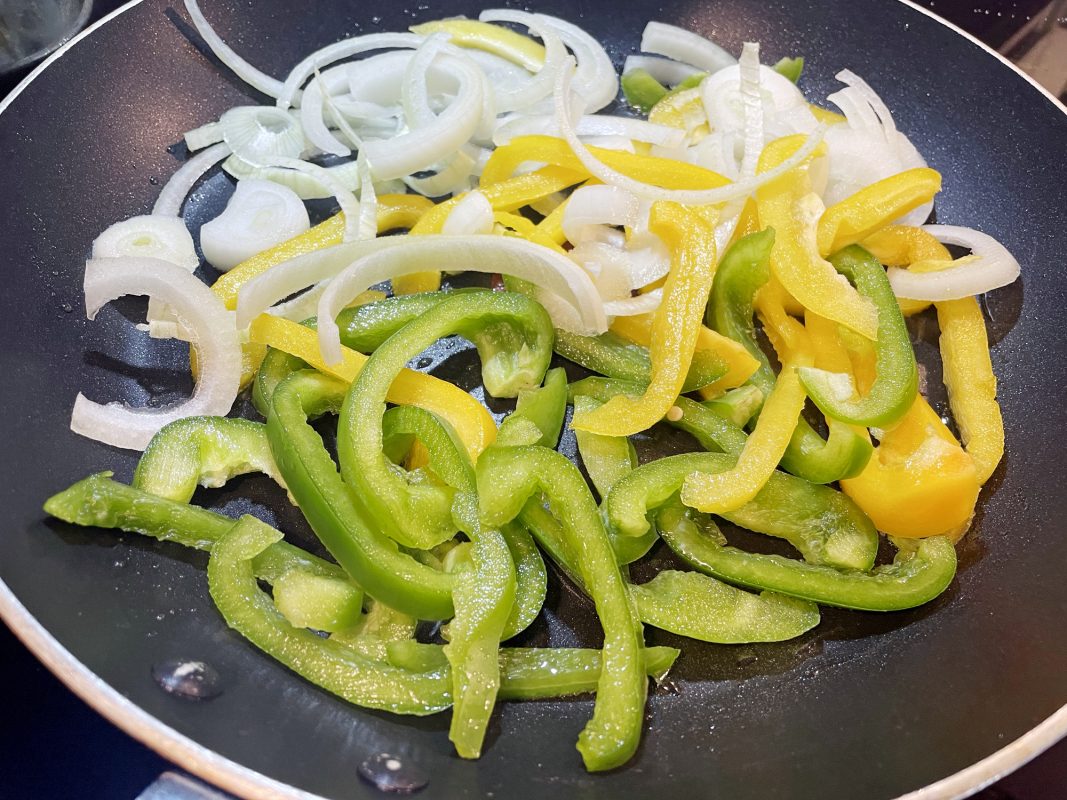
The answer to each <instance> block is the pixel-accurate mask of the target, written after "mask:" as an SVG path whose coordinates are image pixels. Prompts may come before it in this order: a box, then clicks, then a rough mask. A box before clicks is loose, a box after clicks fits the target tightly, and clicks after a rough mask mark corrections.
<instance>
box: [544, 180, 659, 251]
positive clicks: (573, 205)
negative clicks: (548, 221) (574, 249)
mask: <svg viewBox="0 0 1067 800" xmlns="http://www.w3.org/2000/svg"><path fill="white" fill-rule="evenodd" d="M639 210H640V203H639V202H638V200H637V197H635V196H634V194H633V193H632V192H628V191H626V190H625V189H619V188H618V187H616V186H604V185H598V186H582V187H580V188H578V189H575V190H574V191H573V192H572V193H571V198H570V200H569V201H568V202H567V207H566V208H565V209H564V210H563V219H562V220H561V223H562V226H563V234H564V235H565V236H566V237H567V239H568V240H569V241H571V242H574V243H575V244H577V243H578V242H581V241H582V240H583V239H584V238H586V237H585V233H586V228H588V227H590V226H601V225H625V226H626V227H628V228H632V227H634V226H635V225H636V224H637V215H638V212H639Z"/></svg>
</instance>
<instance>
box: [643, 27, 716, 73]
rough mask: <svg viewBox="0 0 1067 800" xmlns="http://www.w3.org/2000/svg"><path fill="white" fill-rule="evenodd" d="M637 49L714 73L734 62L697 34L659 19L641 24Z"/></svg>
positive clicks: (712, 43)
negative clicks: (643, 28)
mask: <svg viewBox="0 0 1067 800" xmlns="http://www.w3.org/2000/svg"><path fill="white" fill-rule="evenodd" d="M641 50H643V51H644V52H646V53H655V54H656V55H658V56H666V57H667V58H672V59H674V60H675V61H681V62H682V63H683V64H692V65H693V66H694V67H696V68H697V69H699V70H702V71H704V72H717V71H718V70H720V69H722V68H723V67H728V66H730V65H731V64H736V63H737V59H736V58H734V57H733V56H732V55H730V54H729V53H728V52H726V51H725V50H723V49H722V48H721V47H719V46H718V45H717V44H715V43H714V42H712V41H711V40H709V39H706V38H704V37H703V36H701V35H700V34H699V33H693V32H692V31H687V30H685V29H684V28H678V27H676V26H674V25H666V24H664V23H662V22H650V23H648V24H647V25H645V32H644V33H643V34H642V35H641Z"/></svg>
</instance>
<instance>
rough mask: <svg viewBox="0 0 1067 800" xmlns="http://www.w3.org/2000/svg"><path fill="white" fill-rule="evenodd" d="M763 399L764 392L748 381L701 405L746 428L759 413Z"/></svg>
mask: <svg viewBox="0 0 1067 800" xmlns="http://www.w3.org/2000/svg"><path fill="white" fill-rule="evenodd" d="M763 400H764V398H763V392H761V391H760V390H759V389H758V388H757V387H755V386H753V385H752V384H750V383H748V384H745V385H744V386H738V387H737V388H736V389H730V390H729V391H728V392H726V393H725V394H724V395H723V396H722V397H716V398H715V399H714V400H705V401H704V402H702V403H701V405H702V406H704V408H706V409H708V410H709V411H714V412H715V413H716V414H718V415H719V416H720V417H722V418H723V419H725V420H726V421H727V422H732V423H733V424H734V425H736V426H737V427H739V428H744V427H746V426H747V425H748V423H749V422H751V421H752V419H753V418H754V417H755V416H756V415H757V414H758V413H759V410H760V408H761V407H762V406H763Z"/></svg>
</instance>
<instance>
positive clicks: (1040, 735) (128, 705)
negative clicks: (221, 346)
mask: <svg viewBox="0 0 1067 800" xmlns="http://www.w3.org/2000/svg"><path fill="white" fill-rule="evenodd" d="M141 2H143V0H129V2H127V3H125V4H124V5H122V6H119V7H118V8H117V9H115V10H114V11H112V12H111V13H110V14H107V15H105V16H104V17H101V18H100V19H99V20H97V21H96V22H95V23H93V24H92V25H90V26H88V27H87V28H85V29H83V30H82V31H80V32H79V33H78V34H76V35H75V36H73V37H72V38H70V39H69V40H68V41H66V42H65V43H64V44H63V45H62V46H60V47H59V48H57V49H56V50H55V51H53V52H52V53H51V54H50V55H49V56H48V57H47V58H46V59H45V60H44V61H42V62H41V63H40V64H39V65H38V66H37V67H36V68H35V69H34V70H33V71H32V72H31V73H30V74H29V75H27V76H26V77H25V78H24V79H23V80H22V81H21V82H20V83H19V84H18V85H17V86H16V87H15V88H14V89H13V90H12V91H11V93H10V94H9V95H8V96H7V97H6V98H4V99H3V100H2V101H0V114H3V113H4V112H5V111H7V110H8V108H10V107H11V105H12V103H13V102H14V101H15V100H16V99H17V98H18V96H19V95H20V94H21V93H22V92H23V91H24V90H25V89H26V87H28V86H29V85H30V84H31V83H32V82H33V81H34V80H35V79H37V78H38V77H39V76H40V75H41V74H42V73H43V72H44V71H45V70H46V69H47V68H48V67H49V66H51V65H52V64H53V63H55V62H56V61H57V60H59V59H60V58H62V57H63V55H64V54H66V53H67V52H68V51H69V50H70V49H71V48H72V47H74V46H75V45H76V44H77V43H78V42H80V41H82V40H83V39H86V38H88V37H89V36H90V35H92V34H93V33H94V32H95V31H96V30H98V29H99V28H101V27H103V26H104V25H106V24H107V23H108V22H110V21H111V20H113V19H115V18H116V17H118V16H120V15H121V14H123V13H125V12H126V11H129V10H130V9H131V8H133V7H135V6H137V5H140V4H141ZM897 2H899V3H901V4H903V5H905V6H908V7H909V8H911V9H913V10H914V11H917V12H919V13H921V14H923V15H925V16H927V17H929V18H931V19H933V20H934V21H936V22H937V23H939V24H941V25H943V26H944V27H946V28H948V29H949V30H951V31H953V32H954V33H956V34H957V35H959V36H962V37H963V38H964V39H966V40H967V41H969V42H970V43H971V44H974V45H976V46H978V47H979V48H980V49H982V50H984V51H985V52H986V53H988V54H990V55H992V56H993V57H994V58H996V59H997V60H998V61H1000V62H1001V63H1002V64H1003V65H1004V66H1006V67H1008V68H1009V69H1010V70H1012V71H1013V72H1015V73H1016V75H1018V76H1019V77H1021V78H1023V80H1025V81H1026V82H1027V83H1029V84H1030V85H1031V86H1032V87H1034V88H1035V89H1036V90H1037V91H1038V92H1039V93H1040V94H1041V95H1043V96H1044V97H1045V99H1046V100H1048V101H1049V102H1050V103H1051V104H1052V105H1053V107H1054V108H1056V109H1058V110H1059V111H1060V112H1062V113H1063V114H1064V115H1067V106H1065V105H1064V104H1063V103H1062V102H1060V101H1059V100H1058V99H1057V98H1056V97H1055V96H1054V95H1053V94H1052V93H1051V92H1049V91H1048V90H1047V89H1046V88H1045V87H1043V86H1042V85H1041V84H1039V83H1038V82H1037V81H1036V80H1034V78H1032V77H1031V76H1030V75H1028V74H1027V73H1025V72H1024V71H1023V70H1021V69H1020V68H1019V67H1018V66H1017V65H1015V64H1014V63H1012V62H1011V61H1009V60H1008V59H1007V58H1006V57H1005V56H1003V55H1002V54H1001V53H999V52H997V51H996V50H994V49H993V48H991V47H990V46H989V45H987V44H985V43H984V42H982V41H981V40H980V39H978V38H976V37H975V36H973V35H972V34H970V33H968V32H967V31H965V30H963V29H962V28H960V27H959V26H957V25H955V24H953V23H952V22H949V21H948V20H945V19H943V18H941V17H939V16H938V15H937V14H935V13H934V12H932V11H930V10H929V9H927V8H924V7H922V6H920V5H918V3H916V2H914V1H913V0H897ZM0 620H3V621H4V623H6V624H7V626H8V627H9V628H10V629H11V631H12V632H13V633H14V634H15V635H16V637H17V638H18V639H19V640H20V641H21V642H22V643H23V645H25V646H26V648H27V649H28V650H30V652H31V653H33V655H34V656H35V657H36V658H37V659H38V660H40V661H41V663H42V664H44V666H45V667H47V668H48V670H49V671H50V672H52V674H54V675H55V676H56V677H57V678H58V679H59V680H60V681H61V682H62V683H63V684H64V685H65V686H66V687H67V688H68V689H70V690H71V691H72V692H73V693H74V694H75V695H77V696H78V697H79V698H80V699H81V700H83V701H84V702H85V703H86V704H87V705H89V706H90V707H91V708H92V709H93V710H94V711H96V712H97V713H99V714H100V715H101V716H103V717H104V718H105V719H107V720H108V721H109V722H111V723H112V724H113V725H115V726H116V727H118V728H119V729H121V730H122V731H123V732H125V733H126V734H128V735H130V736H131V737H133V738H134V739H136V740H137V741H139V742H141V743H142V744H144V745H145V746H147V747H149V748H150V749H152V750H153V751H155V752H156V753H158V754H159V755H160V756H162V757H163V758H166V759H168V760H170V761H172V762H173V763H175V764H176V765H178V766H179V767H181V768H182V769H184V770H187V771H188V772H190V773H191V774H193V775H196V776H197V777H200V778H203V779H205V780H207V781H209V782H211V783H212V784H214V785H215V786H217V787H219V788H220V789H223V790H224V791H227V792H230V793H232V794H235V795H238V796H240V797H242V798H246V800H327V798H324V797H322V796H321V795H317V794H312V793H309V792H306V791H304V790H302V789H298V788H296V787H294V786H291V785H289V784H286V783H283V782H281V781H277V780H275V779H273V778H269V777H267V776H266V775H263V774H262V773H260V772H256V771H255V770H253V769H250V768H248V767H245V766H243V765H241V764H238V763H237V762H236V761H233V760H231V759H229V758H226V757H225V756H222V755H220V754H219V753H216V752H215V751H213V750H210V749H209V748H206V747H204V746H203V745H200V744H198V743H197V742H196V741H194V740H193V739H191V738H189V737H188V736H185V735H184V734H182V733H180V732H178V731H177V730H175V729H174V728H171V727H170V726H168V725H166V724H165V723H163V722H162V721H161V720H159V719H157V718H156V717H154V716H152V715H151V714H149V713H148V712H146V711H145V710H144V709H142V708H141V707H140V706H138V705H136V704H135V703H133V702H132V701H131V700H129V699H127V698H126V697H124V696H123V695H122V694H121V693H120V692H118V690H116V689H115V688H114V687H112V686H111V685H109V684H108V683H106V682H105V681H104V680H103V679H102V678H100V677H98V676H97V675H96V674H95V673H94V672H93V671H92V670H90V669H89V668H88V667H87V666H86V665H85V664H83V663H82V662H81V661H79V660H78V659H77V658H76V657H75V656H74V655H73V653H71V652H70V651H69V650H67V648H66V647H64V646H63V645H62V644H61V643H60V642H59V641H58V640H57V639H56V638H55V637H54V636H52V634H51V633H49V632H48V631H47V630H46V629H45V628H44V626H43V625H41V623H40V622H38V621H37V619H36V618H35V617H34V616H33V615H32V614H31V613H30V611H29V609H27V608H26V607H25V606H24V605H23V604H22V603H21V601H20V600H19V599H18V598H17V596H16V595H15V593H14V592H13V591H12V590H11V589H10V587H8V586H7V584H6V583H5V582H4V581H3V580H2V579H0ZM1065 736H1067V704H1064V705H1063V706H1062V707H1060V708H1059V709H1058V710H1056V711H1054V712H1053V713H1052V714H1051V715H1049V716H1048V717H1047V718H1045V719H1044V720H1042V721H1041V722H1039V723H1038V724H1037V725H1035V726H1034V727H1033V728H1031V729H1030V730H1029V731H1027V732H1026V733H1024V734H1023V735H1022V736H1020V737H1019V738H1017V739H1015V740H1014V741H1012V742H1010V743H1009V744H1007V745H1005V746H1004V747H1002V748H1000V749H999V750H996V751H994V752H993V753H991V754H990V755H988V756H986V757H985V758H983V759H981V760H980V761H977V762H975V763H974V764H971V765H970V766H967V767H964V768H963V769H962V770H959V771H958V772H955V773H953V774H951V775H948V776H946V777H944V778H942V779H940V780H938V781H935V782H934V783H931V784H929V785H927V786H924V787H922V788H920V789H916V790H914V791H911V792H908V793H906V794H904V795H901V796H899V797H898V798H896V800H959V798H965V797H969V796H970V795H972V794H974V793H976V792H978V791H980V790H981V789H983V788H985V787H986V786H989V785H990V784H992V783H994V782H996V781H997V780H999V779H1000V778H1002V777H1004V776H1005V775H1008V774H1010V773H1011V772H1013V771H1014V770H1016V769H1018V768H1019V767H1021V766H1023V765H1024V764H1026V763H1028V762H1029V761H1031V760H1032V759H1034V758H1036V757H1037V756H1038V755H1040V754H1041V753H1043V752H1044V751H1045V750H1047V749H1048V748H1050V747H1052V746H1053V745H1054V744H1056V743H1057V742H1058V741H1059V740H1060V739H1063V738H1064V737H1065Z"/></svg>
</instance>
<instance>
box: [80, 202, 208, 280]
mask: <svg viewBox="0 0 1067 800" xmlns="http://www.w3.org/2000/svg"><path fill="white" fill-rule="evenodd" d="M124 256H136V257H140V258H157V259H160V260H161V261H168V262H170V263H171V264H176V265H177V266H179V267H181V268H182V269H184V270H187V271H188V272H196V268H197V267H199V266H200V259H199V258H198V257H197V255H196V246H195V245H194V244H193V237H192V234H190V233H189V229H188V228H186V227H185V223H184V222H182V220H181V219H180V218H178V217H172V216H163V215H161V214H144V215H142V216H139V217H130V218H129V219H127V220H123V221H122V222H116V223H115V224H114V225H111V226H110V227H108V229H107V230H105V231H104V232H103V233H101V234H100V235H99V236H97V237H96V239H95V240H94V241H93V258H94V259H95V258H121V257H124Z"/></svg>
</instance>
